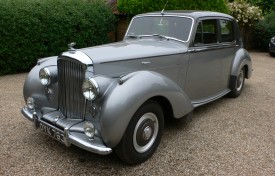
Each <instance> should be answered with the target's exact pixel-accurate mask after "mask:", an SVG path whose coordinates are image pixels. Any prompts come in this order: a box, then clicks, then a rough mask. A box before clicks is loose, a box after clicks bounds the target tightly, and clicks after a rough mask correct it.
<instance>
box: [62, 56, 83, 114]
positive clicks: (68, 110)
mask: <svg viewBox="0 0 275 176" xmlns="http://www.w3.org/2000/svg"><path fill="white" fill-rule="evenodd" d="M57 66H58V87H59V89H58V91H59V94H58V105H59V109H60V111H61V112H62V113H63V115H64V116H65V117H66V118H70V119H84V116H85V113H84V106H85V98H84V96H83V94H82V83H83V81H84V78H85V71H86V67H85V65H83V64H82V63H80V62H78V61H75V60H71V59H68V58H65V59H63V58H59V59H58V61H57Z"/></svg>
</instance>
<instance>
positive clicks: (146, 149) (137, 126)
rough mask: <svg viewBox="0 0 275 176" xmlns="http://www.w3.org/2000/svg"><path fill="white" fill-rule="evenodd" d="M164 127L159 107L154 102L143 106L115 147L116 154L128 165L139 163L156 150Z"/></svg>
mask: <svg viewBox="0 0 275 176" xmlns="http://www.w3.org/2000/svg"><path fill="white" fill-rule="evenodd" d="M163 126H164V115H163V111H162V109H161V106H160V105H159V104H158V103H157V102H155V101H148V102H146V103H145V104H143V105H142V106H141V107H140V108H139V109H138V110H137V111H136V113H135V114H134V116H133V117H132V119H131V121H130V123H129V125H128V127H127V129H126V131H125V134H124V136H123V138H122V140H121V141H120V143H119V145H118V146H117V147H116V149H115V151H116V154H117V155H118V157H119V158H120V159H122V160H123V161H125V162H126V163H128V164H138V163H141V162H143V161H145V160H147V159H148V158H150V157H151V155H152V154H153V153H154V152H155V150H156V149H157V147H158V145H159V143H160V140H161V136H162V131H163Z"/></svg>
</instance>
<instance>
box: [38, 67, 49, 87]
mask: <svg viewBox="0 0 275 176" xmlns="http://www.w3.org/2000/svg"><path fill="white" fill-rule="evenodd" d="M39 79H40V82H41V84H42V85H43V86H48V85H50V84H51V72H50V70H49V69H48V68H46V67H45V68H42V69H40V71H39Z"/></svg>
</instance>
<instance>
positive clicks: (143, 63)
mask: <svg viewBox="0 0 275 176" xmlns="http://www.w3.org/2000/svg"><path fill="white" fill-rule="evenodd" d="M141 64H142V65H147V64H151V62H141Z"/></svg>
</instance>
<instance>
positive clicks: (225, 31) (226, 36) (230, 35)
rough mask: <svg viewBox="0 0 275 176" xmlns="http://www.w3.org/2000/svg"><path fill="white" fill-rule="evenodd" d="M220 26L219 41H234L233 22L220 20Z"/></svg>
mask: <svg viewBox="0 0 275 176" xmlns="http://www.w3.org/2000/svg"><path fill="white" fill-rule="evenodd" d="M220 26H221V42H233V41H234V26H233V22H232V21H229V20H220Z"/></svg>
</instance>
